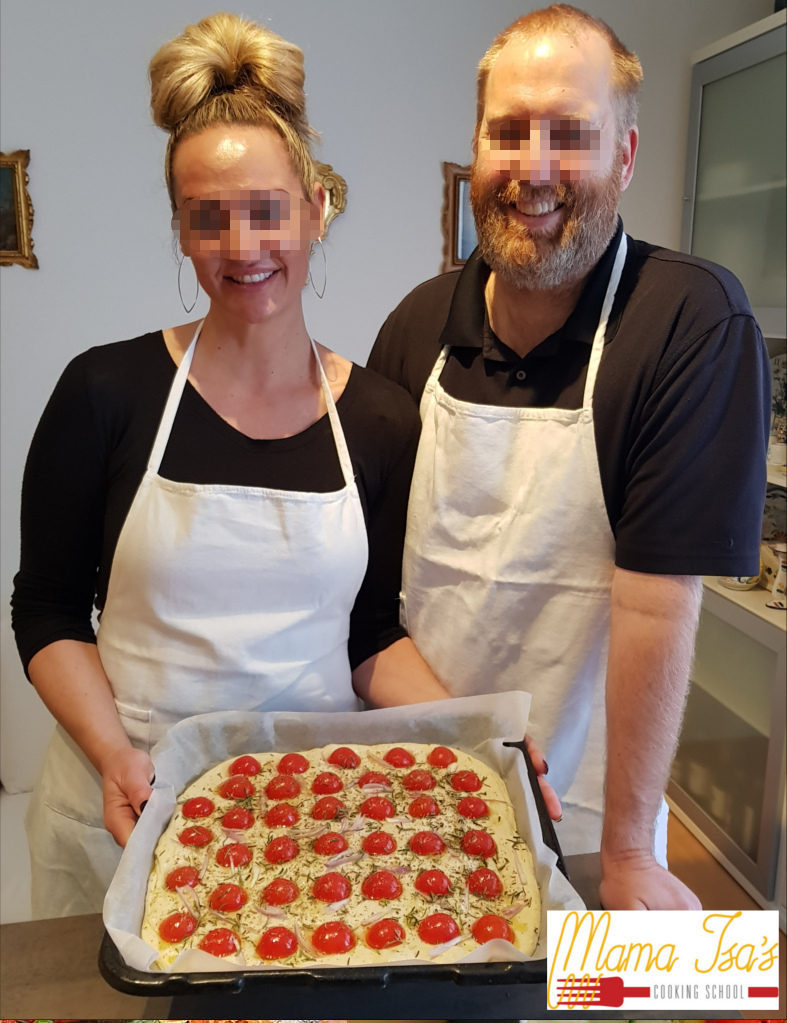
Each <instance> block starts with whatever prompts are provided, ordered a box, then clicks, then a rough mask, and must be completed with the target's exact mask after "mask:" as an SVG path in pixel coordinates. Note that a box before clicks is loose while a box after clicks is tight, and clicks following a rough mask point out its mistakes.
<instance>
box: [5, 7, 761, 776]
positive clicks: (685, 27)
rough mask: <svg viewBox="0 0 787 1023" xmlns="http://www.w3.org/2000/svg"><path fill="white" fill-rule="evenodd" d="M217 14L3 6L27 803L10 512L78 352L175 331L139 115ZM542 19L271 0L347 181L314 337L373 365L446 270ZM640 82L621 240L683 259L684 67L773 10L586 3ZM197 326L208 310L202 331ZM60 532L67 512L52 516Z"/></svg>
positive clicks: (30, 708)
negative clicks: (486, 65)
mask: <svg viewBox="0 0 787 1023" xmlns="http://www.w3.org/2000/svg"><path fill="white" fill-rule="evenodd" d="M220 6H221V5H219V4H217V3H215V0H214V2H210V3H207V2H204V0H167V3H161V2H160V0H134V2H133V3H122V4H121V3H118V2H114V3H111V2H108V0H70V2H69V3H64V4H59V3H55V2H52V0H3V2H2V7H0V64H1V65H2V88H1V89H0V102H1V106H0V124H1V125H2V128H1V132H2V134H1V135H0V148H2V150H3V152H9V151H12V150H15V149H29V150H30V151H31V165H30V194H31V197H32V200H33V203H34V205H35V223H34V230H33V237H34V241H35V252H36V254H37V256H38V259H39V263H40V269H39V270H37V271H32V270H25V269H22V268H21V267H16V266H15V267H4V268H2V270H1V271H0V284H1V286H2V314H1V318H0V326H1V328H2V347H1V350H0V359H1V362H0V366H1V368H2V403H1V409H2V420H1V422H2V429H1V430H0V435H1V437H2V488H1V492H2V506H1V511H2V515H1V516H0V524H1V530H2V532H1V534H0V606H1V608H2V610H1V611H0V624H1V625H2V639H3V644H2V661H1V662H0V679H1V680H2V687H1V688H0V700H1V701H2V703H1V705H0V706H1V709H2V712H3V719H4V725H3V732H2V751H1V752H0V778H1V779H2V782H3V784H4V785H5V787H6V788H7V789H9V790H10V791H16V790H19V789H25V788H28V787H29V786H30V785H31V782H32V778H33V775H34V770H35V765H36V764H37V761H38V759H39V756H40V750H41V748H42V744H43V741H44V738H45V735H46V733H47V732H48V729H49V722H48V718H47V715H46V712H45V711H43V709H42V708H41V706H40V703H39V702H38V701H37V698H36V697H35V694H34V693H32V691H31V690H30V687H29V686H28V684H27V682H26V681H25V680H24V677H23V675H22V672H21V669H20V667H19V665H18V662H17V658H16V653H15V650H14V647H13V642H12V641H11V640H10V632H9V625H8V611H7V599H8V596H9V594H10V591H11V579H12V576H13V573H14V572H15V570H16V567H17V559H18V524H17V523H18V494H19V488H20V482H21V476H22V469H23V465H24V458H25V453H26V450H27V447H28V444H29V441H30V437H31V435H32V432H33V430H34V428H35V424H36V422H37V419H38V416H39V415H40V412H41V409H42V407H43V405H44V403H45V401H46V399H47V396H48V394H49V392H50V391H51V389H52V387H53V385H54V383H55V381H56V379H57V377H58V375H59V374H60V372H61V370H62V368H63V366H64V365H65V363H66V362H67V361H68V359H69V358H71V357H72V356H73V355H75V354H76V353H77V352H79V351H81V350H83V349H85V348H86V347H89V346H90V345H95V344H102V343H105V342H109V341H113V340H118V339H120V338H125V337H133V336H135V335H137V334H140V333H142V332H144V331H147V330H151V329H155V328H157V327H162V326H168V325H171V324H174V323H177V322H179V321H181V320H182V319H184V315H183V312H182V309H181V307H180V302H179V299H178V293H177V287H176V266H175V264H174V262H173V258H172V249H171V244H170V234H169V228H168V224H169V216H170V214H169V207H168V202H167V197H166V191H165V188H164V183H163V173H162V157H163V152H164V145H165V138H164V136H163V135H162V134H161V133H160V132H158V131H157V130H156V129H155V128H154V127H153V126H152V124H151V122H150V118H149V113H148V92H147V79H146V68H147V63H148V61H149V59H150V57H151V56H152V54H153V52H154V51H155V50H156V48H157V47H158V46H159V45H160V44H161V43H162V42H164V41H165V40H167V39H169V38H171V37H172V36H174V35H176V34H178V32H180V31H181V30H182V28H183V27H184V26H185V25H186V24H188V23H189V22H193V21H196V20H198V19H199V18H200V17H204V16H205V15H207V14H210V13H212V12H213V11H214V10H215V9H216V8H217V7H220ZM536 6H538V5H537V4H536V3H532V2H522V0H486V2H483V3H479V2H478V0H395V2H393V3H390V4H387V3H382V2H379V0H334V2H332V3H325V2H324V0H267V2H266V3H264V4H263V3H254V4H249V5H247V6H246V7H245V8H244V9H243V10H242V12H239V13H243V14H245V15H246V16H249V17H253V18H257V19H259V20H264V21H266V22H267V23H268V24H269V25H270V26H271V28H273V29H274V30H275V31H276V32H279V33H280V34H281V35H283V36H285V37H286V38H288V39H291V40H292V41H294V42H296V43H298V44H299V45H300V46H301V47H302V48H303V49H304V51H305V53H306V69H307V89H308V95H309V112H310V117H311V120H312V123H313V124H314V125H315V127H317V128H318V130H320V131H321V132H322V134H323V138H324V145H323V147H322V150H321V151H320V152H319V153H318V157H319V158H320V159H322V160H324V161H325V162H328V163H331V164H333V166H334V167H335V168H336V170H338V171H339V172H340V173H341V174H342V175H343V176H344V177H345V178H346V179H347V181H348V185H349V204H348V210H347V212H346V213H345V214H344V215H343V216H341V217H340V218H339V219H338V220H336V221H335V222H334V223H333V225H332V226H331V230H330V237H329V240H328V242H327V245H326V249H327V256H328V263H329V281H328V289H327V293H326V296H325V299H324V301H323V302H322V303H318V302H317V300H316V299H315V298H314V296H313V295H311V294H309V295H308V297H307V299H306V306H307V322H308V323H309V325H310V328H311V330H312V332H313V334H314V336H315V337H317V338H319V339H320V340H321V341H323V342H324V343H326V344H328V345H330V346H331V347H334V348H336V349H337V350H338V351H340V352H341V353H343V354H345V355H347V356H349V357H351V358H354V359H356V360H357V361H359V362H363V361H365V359H366V356H367V354H368V351H369V349H370V347H371V344H372V342H373V340H374V337H375V334H376V332H377V329H378V328H379V326H380V324H381V323H382V321H383V319H384V318H385V316H386V315H387V313H388V312H389V311H390V309H391V308H393V306H394V305H395V304H396V303H397V302H398V300H399V299H400V298H401V297H402V296H403V295H404V294H405V293H406V292H407V291H408V290H409V289H410V288H411V287H412V286H413V285H415V284H417V283H418V282H419V281H421V280H423V279H425V278H427V277H431V276H433V275H434V274H435V273H437V272H438V270H439V266H440V261H441V251H442V239H441V235H440V210H441V202H442V174H441V166H440V165H441V161H443V160H450V161H454V162H457V163H468V162H469V160H470V138H471V132H472V128H473V116H474V68H475V65H476V63H477V61H478V60H479V58H480V57H481V55H482V54H483V52H484V50H485V49H486V47H487V46H488V44H489V43H490V42H491V40H492V38H493V37H494V35H495V34H496V33H497V32H498V31H499V30H500V29H501V28H503V27H504V26H505V25H507V24H508V23H509V22H511V21H513V20H514V18H516V17H519V16H520V15H521V14H524V13H526V12H527V11H528V10H531V9H533V8H534V7H536ZM584 6H585V8H586V9H587V10H589V11H590V12H591V13H593V14H596V15H599V16H600V17H602V18H604V19H606V20H607V21H609V22H610V24H611V25H612V26H613V28H615V30H616V31H617V32H618V34H619V35H620V37H621V39H623V41H624V42H625V43H626V44H627V45H629V46H630V47H632V48H633V49H635V50H636V51H637V52H638V54H639V56H640V58H641V59H642V63H643V65H644V68H645V85H644V89H643V100H642V113H641V118H640V126H641V133H642V140H641V145H640V152H639V156H638V159H637V171H636V174H635V177H634V183H633V185H632V186H631V188H630V189H629V191H628V193H627V194H626V195H625V197H624V202H623V207H622V209H623V214H624V218H625V222H626V227H627V229H628V231H629V232H630V233H632V234H633V235H635V236H637V237H646V238H648V240H650V241H654V242H659V243H662V244H666V245H670V246H674V247H677V245H678V243H679V236H680V218H681V196H682V185H683V170H684V158H685V137H686V129H687V122H688V95H689V78H690V54H691V52H692V51H693V50H695V49H697V48H698V47H700V46H704V45H706V44H707V43H709V42H712V41H714V40H715V39H718V38H720V37H721V36H724V35H727V34H728V33H730V32H733V31H736V30H737V29H739V28H741V27H743V26H745V25H748V24H750V23H751V22H753V21H756V20H758V19H760V18H763V17H766V16H767V15H768V14H770V13H771V12H772V10H773V3H772V0H586V2H585V3H584ZM201 309H202V306H199V307H198V309H197V312H199V311H200V310H201ZM53 514H56V509H53Z"/></svg>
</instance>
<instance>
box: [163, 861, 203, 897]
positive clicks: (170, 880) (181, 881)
mask: <svg viewBox="0 0 787 1023" xmlns="http://www.w3.org/2000/svg"><path fill="white" fill-rule="evenodd" d="M165 884H166V886H167V888H169V890H170V891H171V892H174V891H175V889H176V888H185V887H187V886H188V887H189V888H194V887H195V886H196V885H198V884H199V871H198V870H197V868H196V867H175V869H174V870H170V872H169V873H168V874H167V880H166V881H165Z"/></svg>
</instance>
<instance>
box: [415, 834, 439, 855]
mask: <svg viewBox="0 0 787 1023" xmlns="http://www.w3.org/2000/svg"><path fill="white" fill-rule="evenodd" d="M408 845H409V848H410V852H414V853H416V854H417V855H418V856H439V855H440V854H441V853H442V852H445V842H444V841H443V840H442V838H440V836H439V835H438V834H436V833H435V832H434V831H419V832H418V833H417V834H415V835H413V837H412V838H411V839H410V841H409V843H408Z"/></svg>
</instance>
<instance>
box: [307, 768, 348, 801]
mask: <svg viewBox="0 0 787 1023" xmlns="http://www.w3.org/2000/svg"><path fill="white" fill-rule="evenodd" d="M343 788H344V785H343V784H342V779H341V778H340V777H339V775H338V774H334V773H333V771H323V772H322V774H318V775H317V777H316V778H315V779H314V781H313V782H312V792H315V793H317V794H318V795H328V794H329V793H331V792H341V790H342V789H343Z"/></svg>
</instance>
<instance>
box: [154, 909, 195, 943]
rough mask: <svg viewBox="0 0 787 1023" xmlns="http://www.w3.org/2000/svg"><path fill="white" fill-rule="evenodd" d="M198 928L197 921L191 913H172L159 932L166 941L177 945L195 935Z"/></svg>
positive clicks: (162, 922)
mask: <svg viewBox="0 0 787 1023" xmlns="http://www.w3.org/2000/svg"><path fill="white" fill-rule="evenodd" d="M196 928H197V921H196V920H195V919H194V917H193V916H192V915H191V913H170V915H169V916H168V917H166V918H165V919H164V920H162V921H161V923H160V924H159V926H158V932H159V935H160V936H161V937H162V938H163V939H164V941H168V942H169V943H170V945H175V944H177V942H179V941H183V939H184V938H188V937H189V935H191V934H193V933H194V931H195V930H196Z"/></svg>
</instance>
